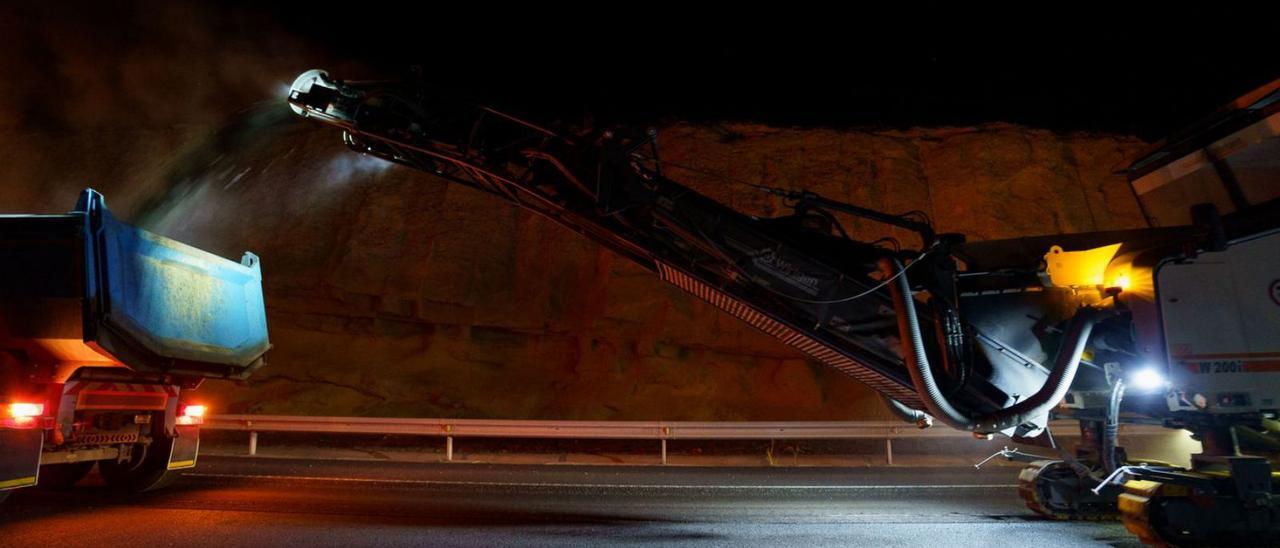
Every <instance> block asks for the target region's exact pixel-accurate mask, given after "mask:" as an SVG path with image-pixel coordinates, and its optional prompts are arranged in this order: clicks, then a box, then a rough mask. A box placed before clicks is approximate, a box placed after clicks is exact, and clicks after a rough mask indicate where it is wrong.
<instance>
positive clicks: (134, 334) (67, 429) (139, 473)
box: [0, 190, 271, 499]
mask: <svg viewBox="0 0 1280 548" xmlns="http://www.w3.org/2000/svg"><path fill="white" fill-rule="evenodd" d="M0 265H3V268H0V405H2V407H0V499H3V498H5V497H7V496H8V495H9V494H10V493H11V492H12V491H13V490H14V489H18V488H22V487H30V486H34V485H37V484H40V485H50V486H55V487H57V486H70V485H72V484H74V483H76V482H77V481H79V480H80V479H81V478H83V477H84V476H85V475H87V474H88V473H89V471H90V470H91V469H92V468H93V467H94V466H95V465H97V467H98V469H99V472H100V474H101V476H102V478H103V480H104V481H105V482H106V483H107V484H108V485H111V486H115V487H119V488H121V489H125V490H129V491H147V490H151V489H156V488H159V487H163V486H165V485H167V484H169V483H171V482H172V481H173V480H174V478H176V477H177V476H178V475H179V471H181V470H183V469H187V468H191V467H193V466H195V464H196V459H197V453H198V451H199V446H200V425H201V424H202V422H203V417H204V414H205V412H206V411H207V407H206V406H205V405H204V404H203V403H202V402H200V401H199V399H198V398H188V397H185V396H186V395H188V394H189V392H190V391H192V390H195V389H196V388H197V387H199V386H200V384H201V382H202V381H204V380H205V379H211V378H212V379H244V378H246V377H248V376H249V375H250V374H252V373H253V372H254V371H255V370H257V369H258V368H260V367H262V365H263V363H264V356H265V354H266V352H267V350H268V349H269V348H270V346H271V345H270V342H269V341H268V337H267V324H266V312H265V308H264V303H263V297H262V272H261V268H260V265H259V263H258V257H257V256H256V255H254V254H252V253H245V254H244V256H243V257H242V258H241V260H240V261H239V262H236V261H231V260H228V259H224V258H222V257H219V256H217V255H214V254H211V253H208V252H205V251H202V250H200V249H196V248H194V247H191V246H188V245H185V244H182V243H179V242H177V241H174V240H171V239H169V238H166V237H163V236H160V235H157V234H154V233H151V232H148V231H146V230H142V229H139V228H136V227H133V226H130V225H128V224H125V223H123V222H120V221H118V220H116V219H115V218H114V217H113V216H112V215H111V213H110V212H109V211H108V210H107V208H106V205H105V201H104V199H103V197H102V195H101V194H99V193H98V192H95V191H93V190H85V191H84V193H83V194H81V196H80V199H79V201H78V202H77V204H76V207H75V209H74V210H73V211H71V212H69V213H67V214H60V215H0Z"/></svg>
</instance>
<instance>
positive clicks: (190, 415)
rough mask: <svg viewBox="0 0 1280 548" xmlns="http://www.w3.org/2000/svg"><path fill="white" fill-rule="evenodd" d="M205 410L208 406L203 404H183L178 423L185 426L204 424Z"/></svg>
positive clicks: (179, 411) (179, 410)
mask: <svg viewBox="0 0 1280 548" xmlns="http://www.w3.org/2000/svg"><path fill="white" fill-rule="evenodd" d="M205 411H206V408H205V406H203V405H183V406H182V407H181V408H180V409H178V424H181V425H184V426H187V425H192V424H204V413H205Z"/></svg>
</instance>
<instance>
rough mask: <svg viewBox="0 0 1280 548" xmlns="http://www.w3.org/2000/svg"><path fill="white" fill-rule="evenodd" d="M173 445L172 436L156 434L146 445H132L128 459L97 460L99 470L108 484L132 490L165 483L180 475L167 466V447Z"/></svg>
mask: <svg viewBox="0 0 1280 548" xmlns="http://www.w3.org/2000/svg"><path fill="white" fill-rule="evenodd" d="M172 447H173V438H168V437H163V436H156V438H155V441H153V442H151V444H150V445H149V446H144V445H142V444H138V445H135V446H134V447H133V452H132V455H131V456H130V458H129V460H126V461H123V462H119V461H114V460H104V461H102V462H99V463H98V472H100V473H101V474H102V480H103V481H105V482H106V483H107V485H109V486H111V487H114V488H116V489H120V490H123V491H128V492H131V493H142V492H146V491H152V490H156V489H161V488H164V487H168V486H169V485H170V484H172V483H173V482H174V480H176V479H178V476H179V475H181V474H180V473H179V472H178V471H175V470H169V450H170V449H171V448H172Z"/></svg>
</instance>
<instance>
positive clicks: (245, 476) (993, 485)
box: [183, 472, 1018, 491]
mask: <svg viewBox="0 0 1280 548" xmlns="http://www.w3.org/2000/svg"><path fill="white" fill-rule="evenodd" d="M183 475H184V476H187V477H194V478H237V479H258V480H298V481H332V482H345V483H398V484H405V485H475V486H482V487H586V488H596V489H736V490H746V489H812V490H824V489H825V490H849V491H856V490H874V489H982V488H991V489H1005V488H1010V487H1017V486H1018V484H1016V483H964V484H951V485H921V484H916V485H682V484H675V485H652V484H647V485H642V484H626V483H621V484H619V483H535V482H502V481H454V480H407V479H377V478H341V477H327V476H280V475H270V474H211V473H204V472H201V473H191V474H183Z"/></svg>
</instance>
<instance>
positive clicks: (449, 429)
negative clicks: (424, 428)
mask: <svg viewBox="0 0 1280 548" xmlns="http://www.w3.org/2000/svg"><path fill="white" fill-rule="evenodd" d="M451 433H453V425H452V424H446V425H444V460H445V462H453V436H450V435H449V434H451Z"/></svg>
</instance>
